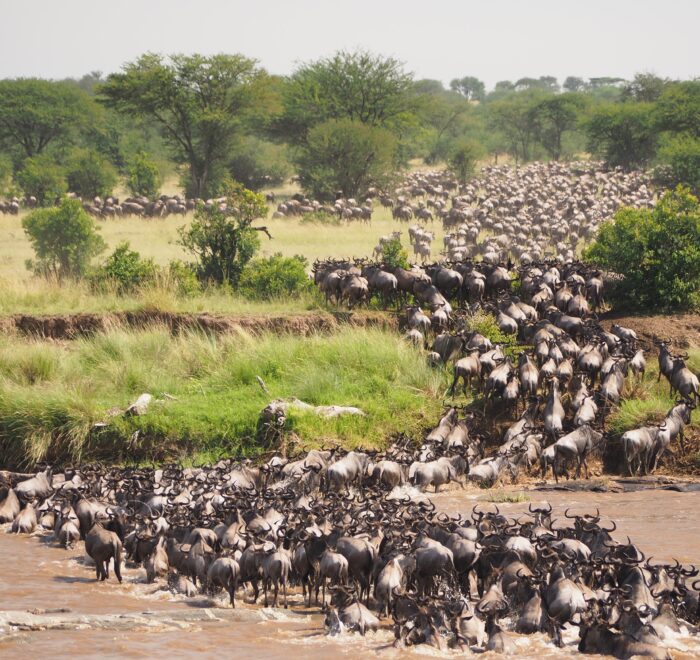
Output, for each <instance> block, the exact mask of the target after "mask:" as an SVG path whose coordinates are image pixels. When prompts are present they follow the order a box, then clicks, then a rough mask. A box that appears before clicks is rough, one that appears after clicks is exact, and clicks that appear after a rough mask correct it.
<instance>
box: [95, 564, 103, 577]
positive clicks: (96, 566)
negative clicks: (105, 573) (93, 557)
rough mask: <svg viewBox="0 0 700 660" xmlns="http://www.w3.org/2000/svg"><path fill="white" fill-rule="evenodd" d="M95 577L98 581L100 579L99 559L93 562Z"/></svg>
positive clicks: (100, 567)
mask: <svg viewBox="0 0 700 660" xmlns="http://www.w3.org/2000/svg"><path fill="white" fill-rule="evenodd" d="M95 579H96V580H98V581H99V580H101V579H102V566H101V562H99V561H96V562H95Z"/></svg>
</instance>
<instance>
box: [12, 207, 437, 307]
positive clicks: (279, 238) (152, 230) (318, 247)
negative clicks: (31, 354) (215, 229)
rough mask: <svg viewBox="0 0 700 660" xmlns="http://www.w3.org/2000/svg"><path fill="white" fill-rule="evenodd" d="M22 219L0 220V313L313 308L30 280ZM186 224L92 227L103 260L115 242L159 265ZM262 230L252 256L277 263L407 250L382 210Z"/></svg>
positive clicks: (307, 302)
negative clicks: (391, 242) (354, 218)
mask: <svg viewBox="0 0 700 660" xmlns="http://www.w3.org/2000/svg"><path fill="white" fill-rule="evenodd" d="M22 217H23V215H19V216H9V215H5V216H3V215H0V237H2V240H0V314H20V313H22V314H62V313H75V312H109V311H118V310H135V309H153V308H155V309H160V310H165V311H178V312H203V311H208V312H228V313H241V314H244V313H256V314H257V313H266V312H269V313H278V312H285V311H298V310H300V309H302V310H303V309H309V308H312V309H313V308H315V307H317V306H318V304H319V302H318V300H317V298H316V297H314V296H311V297H309V298H307V299H303V300H301V301H289V300H286V301H276V302H274V303H272V304H270V303H255V302H250V301H246V300H245V299H242V298H240V297H236V296H231V295H230V294H222V293H221V292H218V291H207V292H204V293H203V294H201V295H197V296H194V297H190V298H179V297H178V296H176V295H175V294H174V293H173V287H172V286H170V283H169V282H167V280H166V281H163V282H161V283H159V284H158V285H157V286H155V287H148V288H147V289H145V290H144V291H141V292H138V293H136V294H134V295H132V296H117V295H110V294H107V295H104V294H100V295H95V294H94V293H92V292H91V291H90V289H89V287H88V286H86V285H85V284H81V283H64V284H62V285H61V286H58V285H57V284H56V283H54V282H50V281H46V280H44V279H38V278H35V277H33V276H32V274H31V273H30V272H29V271H28V270H27V269H26V266H25V262H26V261H27V260H28V259H31V258H32V257H33V252H32V248H31V245H30V243H29V241H28V240H27V237H26V235H25V233H24V230H23V229H22V223H21V221H22ZM191 219H192V216H191V215H188V216H187V217H185V218H184V219H183V218H181V217H179V216H178V217H169V218H165V219H157V220H149V219H143V218H119V219H114V220H100V221H98V226H99V227H100V233H101V235H102V237H103V238H104V240H105V241H106V243H107V244H108V246H109V247H108V250H107V252H106V253H105V256H106V254H108V253H109V252H110V251H111V250H112V249H114V247H116V246H117V245H118V244H119V243H120V242H122V241H129V243H130V244H131V247H132V249H134V250H137V251H138V252H140V253H141V255H143V256H144V257H151V258H153V259H154V261H155V262H156V263H157V264H159V265H161V266H165V265H167V264H168V262H169V261H170V260H172V259H182V260H187V259H188V255H187V254H186V253H185V252H184V251H183V249H182V248H181V247H180V246H179V245H178V243H177V239H178V233H177V230H178V227H180V226H182V225H184V224H187V223H188V222H190V221H191ZM263 222H264V224H265V225H266V226H267V227H268V229H269V231H270V234H271V235H272V240H268V239H267V238H265V237H264V236H263V237H262V239H261V250H260V256H270V255H272V254H275V253H276V252H281V253H282V254H283V255H285V256H293V255H295V254H300V255H303V256H304V257H306V258H307V260H308V261H309V264H312V263H313V261H314V260H315V259H324V258H326V257H334V258H352V257H367V256H370V255H371V254H372V250H373V249H374V246H375V245H376V244H377V239H378V238H379V236H383V235H386V234H390V233H391V232H392V231H402V232H403V235H402V240H403V242H404V246H405V247H408V232H407V230H408V225H407V224H406V223H400V222H396V221H394V220H393V219H392V217H391V213H390V211H388V210H386V209H383V208H381V207H380V208H377V209H376V210H375V213H374V219H373V220H372V223H371V225H367V224H364V223H359V222H351V223H342V224H341V223H322V222H313V221H307V220H302V219H299V218H275V219H273V218H271V217H269V218H267V219H266V220H264V221H262V220H261V221H260V223H259V224H263ZM430 229H431V230H432V231H434V232H435V235H436V236H435V240H434V242H433V246H434V252H438V251H439V250H440V249H441V246H442V237H443V230H442V227H441V223H439V222H435V223H433V225H432V226H430Z"/></svg>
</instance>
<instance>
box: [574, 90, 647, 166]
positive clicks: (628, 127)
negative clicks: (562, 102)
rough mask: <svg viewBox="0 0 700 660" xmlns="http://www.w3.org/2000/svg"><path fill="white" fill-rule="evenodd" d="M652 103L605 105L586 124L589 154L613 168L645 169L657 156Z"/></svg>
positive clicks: (629, 102)
mask: <svg viewBox="0 0 700 660" xmlns="http://www.w3.org/2000/svg"><path fill="white" fill-rule="evenodd" d="M653 113H654V106H653V105H652V104H650V103H634V102H632V101H628V102H627V103H615V104H606V105H603V106H600V107H599V108H598V109H597V110H596V111H595V112H594V113H593V114H592V115H591V117H590V118H589V120H588V122H587V123H586V133H587V136H588V148H589V150H590V151H591V152H592V153H594V154H596V155H599V156H602V157H603V158H604V159H605V160H606V162H607V163H608V164H610V165H613V166H617V165H619V166H621V167H624V168H625V169H632V168H635V167H643V166H644V165H646V164H647V163H648V162H649V161H650V160H651V159H652V158H653V156H654V153H655V151H656V143H657V139H658V131H657V129H656V126H655V120H654V114H653Z"/></svg>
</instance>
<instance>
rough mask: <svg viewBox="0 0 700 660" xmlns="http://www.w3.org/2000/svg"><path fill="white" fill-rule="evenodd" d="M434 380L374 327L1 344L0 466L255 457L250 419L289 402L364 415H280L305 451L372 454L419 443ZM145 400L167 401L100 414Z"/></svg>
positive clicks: (433, 402)
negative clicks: (132, 413) (398, 439)
mask: <svg viewBox="0 0 700 660" xmlns="http://www.w3.org/2000/svg"><path fill="white" fill-rule="evenodd" d="M256 376H260V377H261V378H262V379H263V380H264V381H265V383H266V385H267V387H268V389H269V390H270V393H271V396H268V395H266V394H265V393H264V392H263V391H262V389H261V388H260V386H259V385H258V383H257V381H256V378H255V377H256ZM444 379H445V376H444V374H443V372H440V371H435V370H432V369H430V368H429V367H428V366H427V365H426V364H425V359H424V357H423V356H422V355H421V354H420V353H418V352H416V351H415V350H414V349H412V348H410V347H409V346H407V345H406V344H405V343H404V342H402V341H401V340H400V339H399V338H398V337H397V336H396V335H395V334H393V333H391V332H384V331H380V330H373V329H353V328H347V329H342V330H340V331H338V332H337V333H335V334H332V335H324V336H320V335H319V336H312V337H308V338H302V337H296V336H292V335H281V336H280V335H262V336H252V335H248V334H245V333H239V334H234V335H225V336H210V335H205V334H202V333H183V334H180V335H177V336H173V335H171V334H170V333H169V332H168V331H167V330H166V329H165V328H163V327H151V328H146V329H143V330H139V331H134V330H127V329H119V328H117V329H114V330H111V331H109V332H107V333H104V334H99V335H95V336H93V337H90V338H83V339H77V340H75V341H71V342H65V343H59V342H46V341H40V340H27V339H26V338H19V337H13V336H0V456H2V457H3V458H2V464H3V466H6V465H15V466H28V465H32V464H34V463H36V462H37V461H43V460H50V461H74V462H77V461H86V460H93V459H97V460H100V459H101V460H109V461H110V462H115V461H117V462H124V461H152V460H170V459H175V460H185V461H193V462H198V461H201V460H205V459H206V460H212V459H215V458H217V457H220V456H230V455H235V454H239V453H242V454H245V455H254V454H256V453H257V452H258V451H259V449H260V448H259V447H258V446H257V445H256V442H255V431H256V425H257V421H258V415H259V412H260V410H261V409H262V408H263V407H264V406H265V405H266V404H267V403H268V402H269V400H270V398H277V397H290V396H294V397H298V398H299V399H301V400H303V401H306V402H308V403H311V404H314V405H328V404H341V405H354V406H358V407H360V408H361V409H363V410H364V411H365V412H366V413H367V415H366V417H340V418H337V419H331V420H326V419H321V418H318V417H317V416H315V415H313V414H308V413H298V412H294V413H291V414H290V416H289V418H288V428H289V430H291V431H293V432H294V433H295V434H297V435H298V436H299V437H300V438H302V439H303V443H304V445H305V446H314V445H319V444H322V443H324V442H335V441H338V442H342V443H343V444H344V445H345V446H347V447H355V446H380V445H381V444H382V443H383V442H385V441H386V440H387V439H388V438H389V436H390V435H391V434H392V433H397V432H406V433H409V434H413V435H417V434H418V432H419V430H420V429H422V428H423V427H426V426H429V425H430V424H432V423H433V422H434V420H435V419H436V418H437V416H438V414H439V411H440V409H441V405H442V403H441V400H440V398H439V397H440V395H441V393H442V392H443V391H444V388H445V382H444ZM142 392H149V393H151V394H153V395H154V396H155V397H157V398H158V399H164V395H166V394H168V395H170V396H172V397H175V400H168V399H164V402H163V403H154V404H152V406H151V408H150V409H149V411H148V413H147V414H146V415H144V416H142V417H131V418H126V417H124V416H122V415H118V416H115V417H110V416H108V414H107V411H108V410H109V409H110V408H112V407H113V406H118V407H119V408H121V409H124V408H126V406H127V405H128V404H129V403H130V402H132V401H133V400H134V399H135V398H136V397H137V396H138V395H139V394H141V393H142ZM96 422H106V423H107V426H106V427H104V428H100V429H96V428H93V427H94V424H95V423H96ZM136 431H138V435H135V432H136Z"/></svg>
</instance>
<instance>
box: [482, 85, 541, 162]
mask: <svg viewBox="0 0 700 660" xmlns="http://www.w3.org/2000/svg"><path fill="white" fill-rule="evenodd" d="M541 94H542V93H541V92H540V93H539V94H538V93H537V92H533V91H529V92H520V93H519V94H511V95H509V96H507V97H506V98H504V99H502V100H500V101H494V102H493V103H492V104H491V105H490V110H491V112H490V114H489V116H488V120H489V123H490V124H491V127H492V128H494V129H496V130H498V131H500V132H501V134H502V135H503V136H504V139H505V141H506V143H507V144H508V151H509V152H510V154H511V155H512V156H513V157H514V158H515V159H516V161H518V160H521V161H523V162H525V161H528V160H530V159H531V157H532V150H533V146H534V144H535V141H536V139H537V135H538V131H539V129H540V117H539V114H538V113H537V111H536V109H535V108H536V104H537V102H538V101H539V100H540V98H541Z"/></svg>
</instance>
